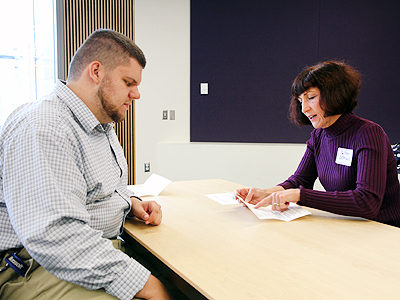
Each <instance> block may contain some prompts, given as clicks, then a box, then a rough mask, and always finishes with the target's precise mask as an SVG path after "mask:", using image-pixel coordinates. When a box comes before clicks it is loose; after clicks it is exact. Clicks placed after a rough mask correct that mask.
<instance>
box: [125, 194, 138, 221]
mask: <svg viewBox="0 0 400 300" xmlns="http://www.w3.org/2000/svg"><path fill="white" fill-rule="evenodd" d="M141 201H142V199H140V198H139V197H137V196H131V210H130V211H129V213H128V215H127V216H126V218H127V219H133V218H134V217H136V216H135V215H134V214H133V212H132V207H133V203H134V202H136V203H137V202H141Z"/></svg>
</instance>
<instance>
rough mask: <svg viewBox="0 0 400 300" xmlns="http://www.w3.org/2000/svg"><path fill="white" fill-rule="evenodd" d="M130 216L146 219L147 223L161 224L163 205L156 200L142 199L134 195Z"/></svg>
mask: <svg viewBox="0 0 400 300" xmlns="http://www.w3.org/2000/svg"><path fill="white" fill-rule="evenodd" d="M131 201H132V207H131V211H130V213H129V215H130V216H135V217H137V218H138V219H140V220H143V221H145V224H151V225H160V224H161V220H162V211H161V205H159V204H158V203H157V202H155V201H140V200H139V199H137V198H134V197H132V198H131Z"/></svg>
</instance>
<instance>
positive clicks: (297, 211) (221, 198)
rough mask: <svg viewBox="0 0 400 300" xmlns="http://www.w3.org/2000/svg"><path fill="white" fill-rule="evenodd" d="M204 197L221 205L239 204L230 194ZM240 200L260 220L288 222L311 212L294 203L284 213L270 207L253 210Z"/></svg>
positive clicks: (251, 205) (249, 205)
mask: <svg viewBox="0 0 400 300" xmlns="http://www.w3.org/2000/svg"><path fill="white" fill-rule="evenodd" d="M204 196H206V197H208V198H210V199H212V200H214V201H216V202H218V203H219V204H222V205H232V204H239V202H238V200H237V199H236V198H237V196H236V195H235V194H234V193H232V192H231V193H219V194H207V195H204ZM240 199H241V198H240ZM241 200H242V201H241V202H242V203H243V204H244V205H246V206H247V207H248V208H249V209H250V211H252V212H253V213H254V214H255V215H256V216H257V217H258V218H259V219H261V220H265V219H276V220H282V221H286V222H288V221H292V220H294V219H297V218H300V217H304V216H307V215H310V214H311V212H309V211H308V210H307V209H305V208H304V207H301V206H299V205H297V204H296V203H290V204H289V208H288V209H287V210H285V211H275V210H272V207H271V205H268V206H261V207H260V208H257V209H255V208H254V206H255V205H253V204H250V203H247V202H244V200H243V199H241Z"/></svg>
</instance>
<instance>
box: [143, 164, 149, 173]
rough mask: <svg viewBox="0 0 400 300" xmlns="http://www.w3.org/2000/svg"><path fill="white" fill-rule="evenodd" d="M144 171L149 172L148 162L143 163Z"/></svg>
mask: <svg viewBox="0 0 400 300" xmlns="http://www.w3.org/2000/svg"><path fill="white" fill-rule="evenodd" d="M144 171H145V172H150V162H145V163H144Z"/></svg>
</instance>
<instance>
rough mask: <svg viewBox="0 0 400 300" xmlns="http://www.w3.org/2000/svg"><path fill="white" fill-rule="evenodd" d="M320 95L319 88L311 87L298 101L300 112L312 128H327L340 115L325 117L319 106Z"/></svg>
mask: <svg viewBox="0 0 400 300" xmlns="http://www.w3.org/2000/svg"><path fill="white" fill-rule="evenodd" d="M320 96H321V93H320V91H319V88H317V87H311V88H309V89H308V90H307V91H305V92H304V93H303V94H301V95H300V96H299V98H298V100H299V101H300V103H301V111H302V112H303V114H305V115H306V116H307V118H308V119H309V120H310V121H311V124H312V126H313V127H314V128H327V127H329V126H331V125H332V124H333V123H335V122H336V120H337V119H339V117H340V115H334V116H329V117H325V111H324V110H323V109H322V108H321V105H320Z"/></svg>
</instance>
